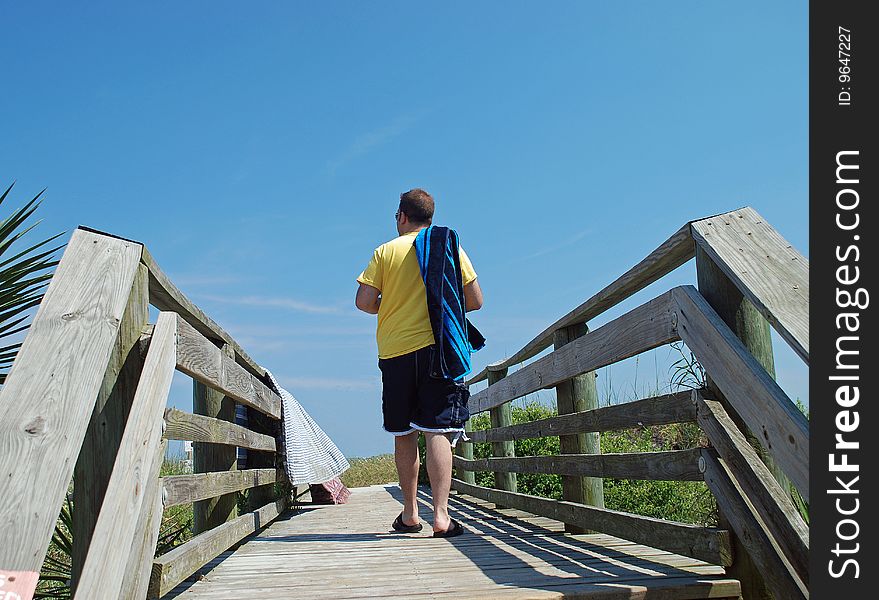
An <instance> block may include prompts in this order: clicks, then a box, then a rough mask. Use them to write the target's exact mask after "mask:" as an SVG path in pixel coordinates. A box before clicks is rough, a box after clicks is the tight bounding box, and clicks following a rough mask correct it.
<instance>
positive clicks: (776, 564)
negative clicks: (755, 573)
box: [703, 448, 809, 600]
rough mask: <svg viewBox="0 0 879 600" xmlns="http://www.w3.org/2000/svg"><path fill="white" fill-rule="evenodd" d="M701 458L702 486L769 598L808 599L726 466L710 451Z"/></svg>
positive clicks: (805, 590)
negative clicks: (711, 496)
mask: <svg viewBox="0 0 879 600" xmlns="http://www.w3.org/2000/svg"><path fill="white" fill-rule="evenodd" d="M703 458H704V464H705V483H706V484H708V488H709V489H710V490H711V493H712V494H714V497H715V498H716V499H717V504H718V507H719V508H720V510H722V511H723V513H724V514H725V515H726V517H727V519H728V520H729V522H730V525H731V527H732V529H733V531H735V533H736V535H737V536H738V537H739V539H740V540H741V541H742V544H743V545H744V546H745V548H746V549H747V551H748V554H749V555H750V556H751V557H752V558H753V559H754V562H755V563H756V564H758V565H760V567H761V569H760V573H761V575H762V576H763V579H764V581H765V582H766V585H767V586H768V587H769V589H770V591H771V592H772V594H773V595H774V596H775V598H784V599H785V600H788V599H790V600H796V599H803V600H805V599H806V598H808V597H809V592H808V589H807V588H806V585H805V584H804V583H803V582H802V580H800V578H799V577H798V576H797V573H796V571H795V570H794V569H793V567H792V566H791V565H790V563H789V562H788V561H787V559H786V558H785V557H784V554H783V553H782V552H781V551H780V550H779V548H778V547H777V546H776V545H775V543H774V541H773V540H772V538H771V537H770V536H769V535H768V534H767V533H766V531H765V529H764V525H763V523H762V521H761V520H760V518H759V517H758V516H757V514H756V512H755V511H754V508H753V506H752V505H751V503H750V501H749V500H748V498H747V496H746V494H745V492H744V491H743V490H742V489H741V487H739V486H738V485H737V483H736V482H735V480H734V479H733V478H732V476H731V475H730V472H729V469H728V467H727V465H725V464H724V461H723V460H722V459H719V458H718V457H717V453H716V452H714V451H713V450H712V449H710V448H705V449H704V450H703Z"/></svg>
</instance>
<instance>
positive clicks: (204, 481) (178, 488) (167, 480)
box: [162, 469, 277, 508]
mask: <svg viewBox="0 0 879 600" xmlns="http://www.w3.org/2000/svg"><path fill="white" fill-rule="evenodd" d="M276 479H277V472H276V470H275V469H244V470H241V471H218V472H215V473H194V474H192V475H170V476H168V477H163V478H162V486H163V488H164V491H165V508H168V507H169V506H176V505H178V504H188V503H190V502H195V501H197V500H206V499H208V498H215V497H216V496H222V495H223V494H229V493H231V492H237V491H239V490H246V489H249V488H253V487H259V486H261V485H266V484H267V483H274V482H275V481H276Z"/></svg>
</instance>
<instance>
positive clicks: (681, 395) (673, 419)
mask: <svg viewBox="0 0 879 600" xmlns="http://www.w3.org/2000/svg"><path fill="white" fill-rule="evenodd" d="M695 420H696V408H695V407H694V406H693V402H692V395H691V392H690V391H686V392H674V393H672V394H664V395H662V396H656V397H654V398H644V399H642V400H634V401H632V402H624V403H622V404H614V405H611V406H603V407H601V408H596V409H593V410H587V411H585V412H581V413H574V414H570V415H561V416H557V417H549V418H547V419H540V420H537V421H531V422H528V423H519V424H517V425H511V426H510V427H504V428H501V429H486V430H482V431H474V432H473V433H469V434H467V435H468V436H469V437H470V439H472V440H473V442H474V443H479V442H493V441H495V440H518V439H522V438H538V437H546V436H550V435H569V434H572V433H579V432H582V431H596V432H601V431H613V430H615V429H629V428H632V427H644V426H649V425H667V424H669V423H689V422H693V421H695Z"/></svg>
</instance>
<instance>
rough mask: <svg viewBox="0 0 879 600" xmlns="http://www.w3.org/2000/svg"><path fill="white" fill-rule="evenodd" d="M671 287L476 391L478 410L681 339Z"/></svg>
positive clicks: (473, 408)
mask: <svg viewBox="0 0 879 600" xmlns="http://www.w3.org/2000/svg"><path fill="white" fill-rule="evenodd" d="M673 304H674V303H673V302H672V297H671V294H670V292H666V293H665V294H663V295H661V296H658V297H657V298H654V299H653V300H650V301H649V302H647V303H645V304H643V305H641V306H639V307H638V308H635V309H633V310H631V311H629V312H628V313H626V314H624V315H623V316H621V317H618V318H616V319H614V320H613V321H611V322H610V323H606V324H605V325H603V326H601V327H599V328H598V329H595V330H594V331H590V332H589V333H587V334H586V335H584V336H582V337H579V338H577V339H576V340H574V341H572V342H570V343H569V344H566V345H565V346H562V347H561V348H559V349H558V350H555V351H554V352H552V353H551V354H549V355H547V356H544V357H543V358H540V359H538V360H536V361H534V362H532V363H531V364H529V365H528V366H526V367H524V368H522V369H519V370H518V371H516V372H515V373H511V374H509V375H508V376H507V377H505V378H503V379H502V380H500V381H499V382H497V383H496V384H494V385H490V386H488V388H486V389H484V390H482V391H480V392H478V393H476V394H473V395H472V396H471V397H470V400H469V403H468V406H469V408H470V413H471V414H475V413H478V412H481V411H484V410H488V409H490V408H492V407H494V406H499V405H501V404H503V403H505V402H509V401H510V400H514V399H516V398H520V397H522V396H524V395H525V394H530V393H531V392H535V391H537V390H539V389H542V388H545V387H548V386H552V385H555V384H557V383H559V382H561V381H565V380H567V379H570V378H571V377H574V376H575V375H579V374H580V373H586V372H587V371H594V370H595V369H598V368H599V367H603V366H605V365H609V364H611V363H615V362H617V361H620V360H623V359H625V358H628V357H630V356H634V355H636V354H640V353H641V352H645V351H647V350H650V349H651V348H656V347H657V346H661V345H663V344H667V343H669V342H673V341H676V340H678V339H679V338H678V334H677V331H676V325H675V319H674V312H673V309H674V306H673Z"/></svg>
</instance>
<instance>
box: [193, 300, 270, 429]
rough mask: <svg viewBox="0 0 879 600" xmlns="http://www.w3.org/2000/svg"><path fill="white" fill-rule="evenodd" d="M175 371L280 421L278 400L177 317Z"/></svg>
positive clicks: (250, 375)
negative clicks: (178, 334)
mask: <svg viewBox="0 0 879 600" xmlns="http://www.w3.org/2000/svg"><path fill="white" fill-rule="evenodd" d="M177 326H178V330H179V332H180V342H179V344H178V351H177V368H178V369H180V370H181V371H182V372H184V373H186V374H187V375H189V376H190V377H192V378H193V379H195V380H197V381H200V382H202V383H204V384H205V385H208V386H210V387H212V388H214V389H216V390H218V391H221V392H223V393H224V394H226V395H227V396H229V397H231V398H234V399H235V400H236V401H238V402H240V403H241V404H246V405H247V406H249V407H251V408H254V409H256V410H258V411H260V412H263V413H266V414H267V415H269V416H271V417H272V418H274V419H280V418H281V398H280V397H279V396H278V395H277V394H276V393H274V392H273V391H272V390H270V389H269V388H268V387H267V386H266V385H265V384H264V383H263V382H262V381H260V380H259V379H257V378H256V377H254V376H253V375H252V374H250V373H248V372H247V371H246V370H245V369H244V368H243V367H242V366H241V365H239V364H238V363H236V362H235V361H234V360H233V359H231V358H229V357H228V356H225V355H224V354H223V352H222V351H221V350H220V349H219V348H217V346H215V345H214V344H213V343H211V342H210V341H209V340H208V339H207V338H206V337H204V336H203V335H202V334H201V333H199V332H198V331H197V330H196V329H195V328H194V327H193V326H192V325H190V324H189V323H187V322H186V320H185V319H184V318H183V317H182V316H180V317H179V322H178V324H177Z"/></svg>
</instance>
